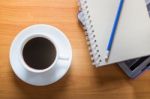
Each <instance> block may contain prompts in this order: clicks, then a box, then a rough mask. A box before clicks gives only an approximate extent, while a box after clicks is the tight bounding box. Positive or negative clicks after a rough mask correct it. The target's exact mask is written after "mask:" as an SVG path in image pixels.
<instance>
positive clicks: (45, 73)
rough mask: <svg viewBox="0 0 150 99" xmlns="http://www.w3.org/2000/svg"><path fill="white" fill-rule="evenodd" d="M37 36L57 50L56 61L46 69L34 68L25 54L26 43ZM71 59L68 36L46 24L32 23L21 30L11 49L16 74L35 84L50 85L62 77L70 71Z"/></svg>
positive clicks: (11, 60)
mask: <svg viewBox="0 0 150 99" xmlns="http://www.w3.org/2000/svg"><path fill="white" fill-rule="evenodd" d="M36 38H43V39H45V40H48V41H49V42H50V43H51V44H52V45H53V46H54V48H55V50H56V53H55V58H54V61H53V62H52V63H51V64H50V65H49V66H47V68H44V69H43V68H41V69H36V68H33V67H32V66H30V65H29V64H28V63H27V61H25V58H24V56H23V50H24V48H25V46H26V44H27V43H28V42H30V41H31V40H33V39H36ZM31 48H32V47H31ZM34 50H35V51H36V49H34ZM49 53H51V52H49ZM71 60H72V49H71V45H70V42H69V40H68V39H67V37H66V36H65V35H64V34H63V32H61V31H60V30H58V29H57V28H55V27H53V26H50V25H45V24H37V25H32V26H30V27H27V28H26V29H24V30H23V31H21V32H20V33H19V34H18V35H17V37H16V38H15V40H14V41H13V43H12V45H11V49H10V63H11V66H12V69H13V71H14V72H15V74H16V75H17V76H18V77H19V78H20V79H21V80H23V81H24V82H26V83H28V84H31V85H35V86H44V85H49V84H51V83H54V82H56V81H58V80H59V79H61V78H62V77H63V76H64V75H65V74H66V72H67V71H68V69H69V67H70V64H71Z"/></svg>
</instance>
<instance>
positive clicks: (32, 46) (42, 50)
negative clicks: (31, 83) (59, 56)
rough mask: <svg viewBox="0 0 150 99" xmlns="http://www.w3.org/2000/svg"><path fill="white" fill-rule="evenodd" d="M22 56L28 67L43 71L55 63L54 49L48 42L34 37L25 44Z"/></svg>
mask: <svg viewBox="0 0 150 99" xmlns="http://www.w3.org/2000/svg"><path fill="white" fill-rule="evenodd" d="M22 54H23V59H24V61H25V63H26V64H27V65H28V66H29V67H31V68H33V69H38V70H43V69H46V68H48V67H49V66H51V65H52V64H53V62H54V61H55V58H56V48H55V46H54V44H53V43H52V42H51V41H50V40H48V39H46V38H43V37H36V38H33V39H31V40H29V41H28V42H27V43H26V44H25V46H24V48H23V52H22Z"/></svg>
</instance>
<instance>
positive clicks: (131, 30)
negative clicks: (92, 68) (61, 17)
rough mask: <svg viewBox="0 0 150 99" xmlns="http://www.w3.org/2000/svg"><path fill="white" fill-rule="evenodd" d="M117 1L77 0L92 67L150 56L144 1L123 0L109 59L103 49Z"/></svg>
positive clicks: (148, 23)
mask: <svg viewBox="0 0 150 99" xmlns="http://www.w3.org/2000/svg"><path fill="white" fill-rule="evenodd" d="M119 4H120V0H79V5H80V13H79V16H78V17H79V19H80V20H81V22H82V24H83V26H84V29H85V35H86V38H87V42H88V45H89V50H90V54H91V59H92V61H93V65H96V66H97V67H99V66H104V65H108V64H112V63H117V62H121V61H125V60H129V59H134V58H138V57H143V56H148V55H150V45H149V44H150V39H149V37H150V28H149V27H150V19H149V15H148V11H147V8H146V3H145V1H144V0H125V1H124V5H123V9H122V12H121V16H120V19H119V23H118V26H117V30H116V34H115V38H114V40H113V44H112V48H111V51H110V56H109V58H108V60H106V59H105V57H106V49H107V45H108V42H109V39H110V36H111V31H112V27H113V23H114V19H115V17H116V13H117V9H118V6H119Z"/></svg>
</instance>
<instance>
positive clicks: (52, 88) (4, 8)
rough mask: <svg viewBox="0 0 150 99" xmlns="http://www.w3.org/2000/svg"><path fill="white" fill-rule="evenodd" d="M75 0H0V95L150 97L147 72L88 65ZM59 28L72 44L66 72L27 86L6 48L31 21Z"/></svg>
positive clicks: (26, 98)
mask: <svg viewBox="0 0 150 99" xmlns="http://www.w3.org/2000/svg"><path fill="white" fill-rule="evenodd" d="M77 12H78V6H77V0H1V1H0V99H30V98H31V99H53V98H54V99H78V98H79V99H83V98H84V99H150V72H149V71H146V72H144V73H143V74H142V75H141V76H140V77H138V78H136V79H134V80H132V79H129V78H128V77H127V76H126V75H125V74H124V73H123V72H122V70H121V69H120V68H119V67H118V66H117V65H110V66H106V67H102V68H97V69H96V68H95V67H94V66H92V65H91V61H90V56H89V52H88V49H87V45H86V40H85V36H84V32H83V30H82V29H81V28H80V25H79V23H78V20H77ZM38 23H44V24H50V25H53V26H56V27H58V28H59V29H61V30H62V31H63V32H64V33H65V34H66V35H67V37H68V38H69V40H70V42H71V45H72V48H73V61H72V65H71V68H70V70H69V72H68V73H67V74H66V75H65V77H63V78H62V79H61V80H59V81H58V82H56V83H54V84H52V85H49V86H45V87H34V86H30V85H28V84H26V83H24V82H22V81H21V80H20V79H18V78H17V77H16V75H15V74H14V73H13V71H12V69H11V66H10V63H9V48H10V45H11V43H12V40H13V39H14V37H15V36H16V35H17V34H18V32H19V31H21V30H22V29H24V28H25V27H27V26H29V25H32V24H38Z"/></svg>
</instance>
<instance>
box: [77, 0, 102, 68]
mask: <svg viewBox="0 0 150 99" xmlns="http://www.w3.org/2000/svg"><path fill="white" fill-rule="evenodd" d="M79 6H80V10H81V12H82V13H83V16H82V17H83V19H84V20H83V22H82V23H83V25H84V29H85V35H86V39H87V44H88V46H89V51H90V55H91V60H92V62H93V65H99V64H100V63H101V61H102V60H101V58H100V57H101V55H100V51H99V48H98V44H97V41H96V38H95V34H94V32H95V31H94V28H93V25H92V20H91V16H90V15H89V9H88V5H87V1H86V0H79Z"/></svg>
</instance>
